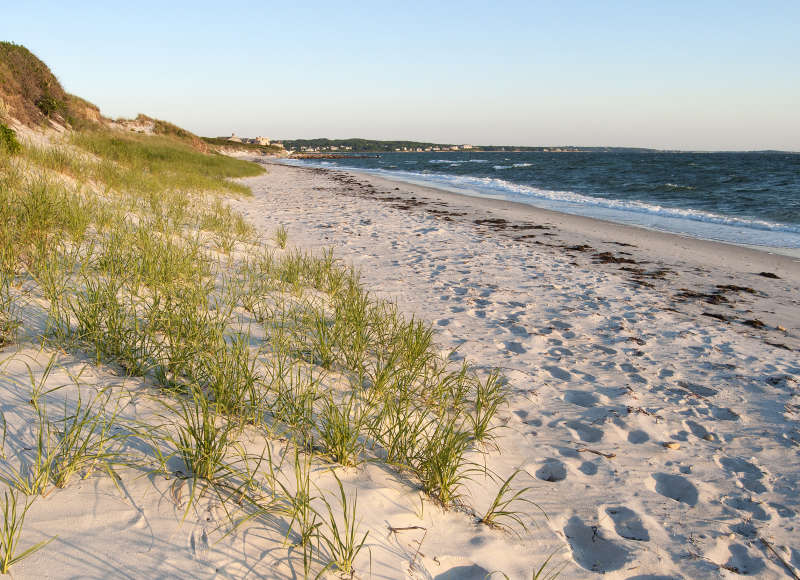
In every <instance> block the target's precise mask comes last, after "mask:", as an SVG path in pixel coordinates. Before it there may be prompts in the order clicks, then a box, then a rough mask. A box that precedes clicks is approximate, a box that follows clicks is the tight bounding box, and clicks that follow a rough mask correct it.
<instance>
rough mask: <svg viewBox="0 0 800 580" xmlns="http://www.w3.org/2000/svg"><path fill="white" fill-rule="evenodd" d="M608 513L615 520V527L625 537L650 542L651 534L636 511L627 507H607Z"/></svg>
mask: <svg viewBox="0 0 800 580" xmlns="http://www.w3.org/2000/svg"><path fill="white" fill-rule="evenodd" d="M606 513H607V514H608V515H609V516H610V517H611V520H612V521H613V522H614V529H615V530H616V531H617V533H618V534H619V535H620V536H622V537H623V538H625V539H628V540H636V541H637V542H649V541H650V534H649V533H648V532H647V528H645V527H644V524H643V523H642V520H641V518H639V516H638V515H637V514H636V512H635V511H633V510H632V509H629V508H626V507H622V506H619V507H610V508H606Z"/></svg>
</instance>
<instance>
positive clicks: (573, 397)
mask: <svg viewBox="0 0 800 580" xmlns="http://www.w3.org/2000/svg"><path fill="white" fill-rule="evenodd" d="M564 400H565V401H566V402H568V403H572V404H573V405H578V406H579V407H586V408H587V409H588V408H590V407H594V406H595V405H597V403H599V402H600V401H599V399H598V398H597V396H596V395H595V394H594V393H589V392H587V391H576V390H568V391H564Z"/></svg>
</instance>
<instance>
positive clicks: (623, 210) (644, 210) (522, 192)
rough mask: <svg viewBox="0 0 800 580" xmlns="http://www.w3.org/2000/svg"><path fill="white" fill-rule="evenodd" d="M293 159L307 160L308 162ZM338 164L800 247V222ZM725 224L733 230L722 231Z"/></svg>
mask: <svg viewBox="0 0 800 580" xmlns="http://www.w3.org/2000/svg"><path fill="white" fill-rule="evenodd" d="M442 161H444V160H442ZM446 162H447V163H450V164H451V165H453V161H452V160H447V161H446ZM291 164H297V165H309V163H308V162H301V163H291ZM456 166H457V164H456ZM512 167H513V166H512ZM342 168H343V169H352V170H354V171H364V172H366V173H373V174H378V175H383V176H384V177H387V178H389V179H400V180H406V181H410V182H412V183H421V184H427V185H432V186H439V187H443V188H445V189H450V190H452V191H457V192H463V193H466V194H468V195H477V196H486V197H499V198H503V199H509V200H512V201H518V202H522V203H529V204H531V205H539V206H541V207H546V208H549V209H555V210H556V211H563V212H566V213H575V214H578V215H588V216H592V217H601V218H603V219H609V220H611V221H621V222H622V223H634V224H639V225H645V226H648V227H657V228H663V229H665V230H667V231H677V232H683V233H689V234H692V235H697V236H698V237H708V238H710V239H721V240H723V241H729V242H733V243H745V244H747V243H752V244H757V245H766V246H778V247H800V226H797V225H792V224H785V223H776V222H770V221H766V220H759V219H746V218H738V217H733V216H725V215H720V214H716V213H713V212H706V211H702V210H697V209H689V208H675V207H664V206H661V205H656V204H650V203H645V202H642V201H633V200H617V199H609V198H604V197H593V196H587V195H582V194H579V193H576V192H573V191H555V190H547V189H541V188H537V187H533V186H529V185H522V184H519V183H513V182H511V181H507V180H505V179H500V178H497V177H476V176H470V175H448V174H444V173H435V172H431V171H428V170H425V171H424V172H414V171H407V170H400V171H387V170H384V169H365V168H359V167H342ZM665 185H666V184H665ZM636 216H640V217H636ZM680 224H684V225H680ZM691 224H695V225H694V226H693V225H691ZM726 227H729V228H734V229H733V230H727V231H723V230H724V229H725V228H726ZM757 232H762V234H761V235H759V234H758V233H757Z"/></svg>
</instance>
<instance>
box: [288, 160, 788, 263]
mask: <svg viewBox="0 0 800 580" xmlns="http://www.w3.org/2000/svg"><path fill="white" fill-rule="evenodd" d="M279 163H280V162H279ZM281 164H285V165H287V166H290V167H299V168H303V167H304V166H302V165H294V164H288V163H281ZM307 168H308V169H323V170H327V171H344V172H348V173H353V174H356V175H360V176H362V177H365V178H366V177H369V178H374V179H377V180H383V181H387V182H396V183H400V184H404V185H406V186H407V187H417V188H420V189H424V190H433V191H439V192H446V193H448V194H452V195H455V196H458V197H463V198H467V199H479V200H489V201H494V202H498V203H504V204H510V205H512V206H519V207H522V208H533V209H535V210H537V211H542V212H545V213H552V214H556V215H564V216H574V217H576V218H584V219H588V220H596V221H601V222H605V223H608V224H614V225H618V226H623V227H631V228H636V229H640V230H645V231H648V232H657V233H660V234H666V235H672V236H678V237H680V238H688V239H693V240H698V241H702V242H710V243H715V244H724V245H729V246H736V247H740V248H747V249H751V250H756V251H760V252H764V253H767V254H778V255H783V256H787V257H790V258H793V259H795V260H798V261H800V248H792V247H784V246H766V245H758V244H744V243H741V244H740V243H736V242H731V241H726V240H716V239H713V238H704V237H700V236H697V235H693V234H690V233H683V232H673V231H669V230H666V229H659V228H655V227H650V226H647V225H644V224H637V223H625V222H621V221H614V220H611V219H605V218H603V217H594V216H587V215H582V214H579V213H570V212H566V211H560V210H556V209H549V208H545V207H540V206H538V205H534V204H531V203H525V202H521V201H514V200H510V199H502V198H500V197H493V196H487V195H483V194H482V193H481V192H479V191H474V192H473V193H467V192H464V191H456V190H455V189H451V188H448V187H446V186H444V185H435V184H428V183H423V182H420V181H417V180H414V179H403V178H402V177H401V176H392V177H384V176H382V175H377V174H375V173H373V172H371V171H369V170H359V169H353V168H338V167H307Z"/></svg>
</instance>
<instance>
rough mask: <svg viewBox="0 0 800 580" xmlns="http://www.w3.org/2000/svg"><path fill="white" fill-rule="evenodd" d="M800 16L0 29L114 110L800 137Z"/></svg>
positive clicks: (598, 141)
mask: <svg viewBox="0 0 800 580" xmlns="http://www.w3.org/2000/svg"><path fill="white" fill-rule="evenodd" d="M799 20H800V4H798V3H795V2H778V1H774V2H766V3H761V4H759V5H758V6H756V5H754V4H750V3H746V2H722V1H716V0H715V1H708V2H702V3H690V2H674V3H670V4H668V5H659V6H654V5H649V4H645V3H629V2H613V3H610V4H597V3H592V2H578V1H574V2H569V3H565V4H561V5H559V6H554V5H552V4H549V3H536V2H510V1H508V2H497V3H493V4H492V5H491V6H487V5H486V4H485V3H478V2H459V3H455V2H440V3H436V4H434V5H429V4H427V3H421V2H408V3H405V4H403V5H402V6H399V5H398V6H383V5H381V6H376V5H370V6H368V7H367V6H364V5H363V4H361V3H358V2H339V3H335V4H334V3H323V2H307V3H304V4H302V5H287V4H285V3H277V2H275V3H269V2H266V3H265V2H258V3H256V2H240V3H237V4H235V5H231V6H224V7H220V6H219V4H217V3H212V2H192V3H189V2H175V3H169V4H165V3H155V2H150V1H147V2H142V3H139V4H137V6H136V10H129V11H127V12H124V11H120V9H119V7H114V6H110V5H109V3H100V2H85V3H82V4H81V6H80V7H78V8H76V7H74V6H70V5H68V4H62V3H56V2H35V1H34V2H29V3H25V4H24V5H22V4H21V3H20V4H18V5H13V6H8V7H5V8H4V18H3V22H0V37H2V39H4V40H10V41H13V42H17V43H19V44H23V45H25V46H26V47H27V48H29V49H30V50H31V51H33V52H34V53H35V54H36V55H37V56H39V57H40V58H41V59H42V60H43V61H44V62H45V63H47V64H48V65H49V66H50V67H51V68H52V70H53V71H54V72H55V74H56V75H57V76H58V77H59V79H60V80H61V82H62V83H63V85H64V86H65V88H66V89H67V90H68V91H69V92H72V93H74V94H77V95H79V96H81V97H84V98H86V99H88V100H90V101H92V102H94V103H96V104H97V105H98V106H99V107H100V108H101V110H102V111H103V113H104V114H106V115H109V116H112V117H120V116H121V117H132V116H135V115H136V114H137V113H140V112H141V113H145V114H147V115H150V116H154V117H158V118H162V119H166V120H168V121H171V122H173V123H176V124H178V125H180V126H183V127H185V128H187V129H189V130H191V131H194V132H195V133H198V134H202V135H210V136H219V135H229V134H230V133H231V132H235V133H237V134H240V135H247V136H256V135H264V136H267V137H270V138H274V139H301V138H319V137H320V136H326V137H328V138H336V136H337V135H357V136H358V137H360V138H366V139H380V140H403V139H407V140H414V141H427V142H436V143H470V144H478V145H490V144H497V145H512V146H513V145H516V146H559V145H561V146H566V145H574V146H582V147H595V146H609V147H646V148H653V149H668V150H695V151H697V150H703V151H717V150H765V149H774V150H784V151H800V107H798V106H797V103H798V102H800V74H798V72H797V66H796V62H798V61H800V43H798V42H796V31H795V30H794V23H796V22H797V21H799ZM792 70H794V71H795V72H794V73H792V72H791V71H792Z"/></svg>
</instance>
